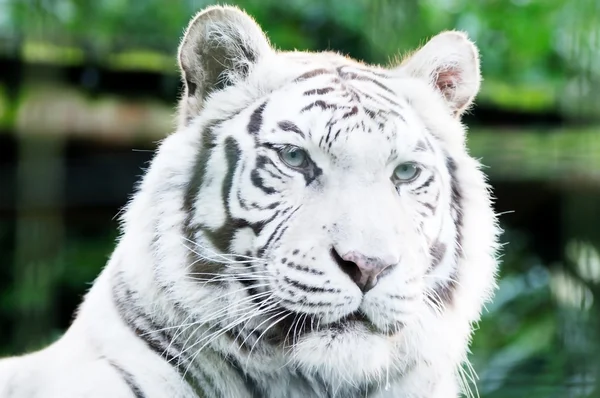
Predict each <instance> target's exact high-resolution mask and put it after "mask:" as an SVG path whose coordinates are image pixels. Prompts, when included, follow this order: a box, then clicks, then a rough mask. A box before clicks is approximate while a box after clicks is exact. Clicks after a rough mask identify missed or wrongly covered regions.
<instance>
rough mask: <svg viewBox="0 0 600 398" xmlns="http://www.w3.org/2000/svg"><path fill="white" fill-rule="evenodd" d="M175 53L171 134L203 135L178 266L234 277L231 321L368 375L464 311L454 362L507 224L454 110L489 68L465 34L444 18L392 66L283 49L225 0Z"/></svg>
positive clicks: (314, 360) (422, 353) (406, 361)
mask: <svg viewBox="0 0 600 398" xmlns="http://www.w3.org/2000/svg"><path fill="white" fill-rule="evenodd" d="M179 59H180V67H181V70H182V75H183V80H184V82H185V87H186V88H185V93H184V97H183V98H182V102H181V122H180V128H179V131H178V134H185V135H187V136H188V137H189V142H192V143H194V147H195V151H196V155H195V156H194V159H193V162H191V163H190V166H189V175H190V176H191V177H190V178H189V180H188V181H187V182H186V184H185V185H186V189H185V197H184V200H183V204H182V208H183V209H185V212H186V214H187V216H186V220H185V223H184V224H185V225H184V228H183V230H182V233H183V234H184V235H185V237H186V240H188V241H190V242H193V243H194V247H195V248H196V249H195V250H191V252H190V253H189V254H190V258H191V260H190V263H189V264H188V265H187V268H186V269H187V270H191V271H189V272H191V273H193V274H206V275H209V274H210V273H211V272H212V274H216V273H219V274H223V275H228V278H227V282H228V283H229V284H239V285H240V286H241V288H240V289H239V290H238V291H243V293H238V294H236V295H235V296H232V300H233V297H235V300H238V301H239V302H245V303H252V304H251V305H248V307H247V308H248V309H247V311H250V312H251V311H255V312H256V313H257V316H256V317H248V319H247V320H248V322H247V323H251V326H250V327H247V323H240V322H238V324H237V326H238V328H237V329H236V330H237V332H238V336H239V335H240V334H241V335H242V336H245V335H244V332H243V330H242V329H244V328H245V327H247V329H248V330H246V334H247V335H248V336H249V335H251V334H253V333H254V334H257V335H258V336H259V337H258V338H254V340H256V341H258V340H259V339H260V337H262V336H268V339H267V338H264V341H268V344H270V345H272V346H275V347H282V348H286V347H287V348H291V349H292V352H293V358H294V361H296V365H297V366H304V367H306V368H311V369H315V368H326V369H328V371H330V372H335V369H336V368H340V366H343V367H344V369H345V370H344V372H345V373H344V374H345V375H348V374H350V375H351V376H360V377H367V378H368V377H371V376H372V375H373V374H376V373H378V372H381V371H382V370H383V369H386V368H387V369H388V371H389V368H390V364H394V369H400V368H402V367H408V366H409V365H410V364H411V363H414V362H415V361H417V359H418V358H420V359H423V358H424V360H425V362H427V361H428V360H433V357H431V356H428V355H429V354H428V350H429V351H431V350H433V349H432V348H427V347H429V346H431V347H433V346H436V344H438V345H440V347H441V346H442V345H443V344H444V343H443V341H444V340H443V339H441V340H440V341H433V339H434V337H433V336H436V335H435V333H440V330H439V328H446V327H447V326H448V325H449V324H451V322H454V321H456V320H458V321H457V322H460V325H458V326H457V327H456V328H455V330H454V331H453V330H445V331H444V332H445V333H447V334H450V335H452V334H453V333H455V334H456V335H460V336H461V337H460V338H459V340H460V343H457V344H458V345H459V346H460V347H461V348H460V349H459V350H458V351H461V352H460V353H459V354H456V358H454V360H455V362H460V360H462V359H463V358H462V355H463V353H462V351H463V349H464V348H466V342H467V340H468V336H469V333H470V322H472V321H474V320H476V318H477V316H478V314H479V310H480V308H481V305H482V304H483V302H484V300H485V299H487V297H488V296H489V294H490V291H491V289H492V286H493V280H494V277H493V275H494V272H495V261H494V258H493V254H494V247H495V246H494V245H495V239H496V232H497V231H496V227H495V218H494V215H493V212H492V211H491V207H490V203H489V194H488V191H487V186H486V185H485V182H484V179H483V176H482V175H481V174H480V172H479V170H478V164H477V162H475V161H474V160H473V159H472V158H470V157H469V156H468V154H467V152H466V150H465V149H464V127H463V126H462V124H461V123H460V115H461V114H462V112H463V111H464V110H465V109H466V108H467V107H468V106H469V105H470V103H471V101H472V99H473V97H474V96H475V95H476V93H477V91H478V89H479V81H480V77H479V64H478V56H477V51H476V49H475V47H474V46H473V45H472V44H471V43H470V42H469V41H468V39H467V38H466V36H465V35H463V34H461V33H456V32H447V33H444V34H441V35H438V36H436V37H435V38H433V39H432V40H431V41H430V42H429V43H428V44H427V45H425V47H423V48H422V49H420V50H419V51H418V52H416V53H415V54H413V55H412V56H411V57H409V58H408V59H407V60H406V61H405V62H404V63H402V64H401V65H398V66H394V67H392V68H389V69H385V68H381V67H375V66H369V65H364V64H361V63H358V62H356V61H353V60H350V59H348V58H345V57H342V56H339V55H337V54H332V53H318V54H311V53H282V52H277V51H275V50H274V49H272V48H271V46H270V45H269V43H268V41H267V39H266V38H265V36H264V34H263V33H262V31H261V30H260V28H259V27H258V26H257V25H256V24H255V23H254V22H253V21H252V20H251V19H250V18H249V17H248V16H247V15H245V14H243V13H242V12H240V11H238V10H237V9H233V8H220V7H219V8H210V9H208V10H207V11H204V12H203V13H201V14H199V16H198V17H196V19H194V21H192V23H191V24H190V26H189V28H188V30H187V33H186V36H185V38H184V40H183V42H182V44H181V47H180V52H179ZM467 206H470V208H467ZM477 223H480V225H481V228H480V231H479V234H478V232H477V231H476V230H473V228H474V226H475V225H476V224H477ZM468 228H470V230H468ZM469 235H470V236H469ZM215 256H217V257H215ZM468 256H471V259H473V260H475V261H479V264H478V267H479V268H478V269H474V270H472V269H471V268H469V266H468V264H467V262H466V260H465V259H466V258H467V257H468ZM214 258H220V259H222V260H223V261H217V262H216V263H213V264H211V261H210V259H214ZM223 262H224V263H227V264H225V265H223V264H222V263H223ZM212 274H211V275H212ZM222 280H224V279H223V278H221V279H220V280H219V279H218V280H216V281H215V282H218V281H222ZM474 281H477V285H475V282H474ZM465 285H466V286H465ZM462 286H465V289H461V287H462ZM250 318H252V319H250ZM250 321H252V322H250ZM438 321H439V322H438ZM435 322H438V324H435ZM432 323H433V324H432ZM429 328H434V329H436V328H438V329H436V331H435V333H434V331H432V330H429ZM432 333H433V334H432ZM247 338H248V337H247ZM428 338H429V339H430V340H429V341H428V340H427V339H428ZM240 340H243V341H244V342H245V341H246V340H245V339H240ZM236 341H237V340H236ZM238 342H239V341H238ZM428 344H429V346H427V345H428ZM436 347H437V346H436ZM438 348H439V347H438ZM440 349H442V348H440ZM284 351H285V350H284ZM284 351H282V352H284ZM452 355H455V354H448V355H447V356H448V357H451V356H452ZM458 357H460V358H459V359H457V358H458ZM348 361H351V362H352V363H353V364H354V363H356V366H355V367H353V366H348ZM448 361H449V362H452V361H451V360H450V359H448ZM454 365H455V364H454ZM454 365H452V366H454ZM350 368H351V369H350ZM349 369H350V370H349ZM352 369H355V371H356V375H353V374H352V372H353V370H352ZM369 375H371V376H369Z"/></svg>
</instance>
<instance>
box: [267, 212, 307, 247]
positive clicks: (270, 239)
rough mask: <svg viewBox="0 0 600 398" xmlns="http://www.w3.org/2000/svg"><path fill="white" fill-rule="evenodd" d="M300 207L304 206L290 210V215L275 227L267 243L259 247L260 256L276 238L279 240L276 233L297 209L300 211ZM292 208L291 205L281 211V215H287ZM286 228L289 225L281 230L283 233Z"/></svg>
mask: <svg viewBox="0 0 600 398" xmlns="http://www.w3.org/2000/svg"><path fill="white" fill-rule="evenodd" d="M300 207H302V206H298V207H296V208H295V209H294V210H292V211H291V212H290V214H288V216H287V217H286V218H285V219H284V220H283V221H282V222H281V223H280V224H279V225H278V226H277V228H275V230H274V231H273V233H271V236H269V239H267V243H265V245H264V246H262V247H261V248H259V249H258V257H262V255H263V254H264V252H265V251H266V250H267V249H268V248H269V246H270V245H271V243H274V240H275V241H276V240H277V239H275V235H276V234H277V233H278V232H279V231H280V230H281V228H282V227H283V225H284V224H285V223H286V222H288V221H289V219H290V218H291V217H292V216H293V215H294V213H296V211H298V209H300ZM290 209H291V207H289V208H287V209H285V210H284V211H282V212H281V215H285V213H287V212H288V211H289V210H290ZM286 229H287V227H285V228H284V229H283V230H282V231H281V233H283V232H284V231H285V230H286Z"/></svg>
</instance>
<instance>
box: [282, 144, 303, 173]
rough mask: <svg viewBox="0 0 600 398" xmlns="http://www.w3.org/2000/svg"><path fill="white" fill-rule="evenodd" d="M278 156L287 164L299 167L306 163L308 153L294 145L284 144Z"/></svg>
mask: <svg viewBox="0 0 600 398" xmlns="http://www.w3.org/2000/svg"><path fill="white" fill-rule="evenodd" d="M279 157H280V158H281V160H282V161H283V162H284V163H285V164H287V165H288V166H290V167H292V168H295V169H300V168H303V167H306V166H307V165H308V154H307V153H306V151H305V150H303V149H300V148H298V147H296V146H286V147H284V148H283V149H281V150H280V151H279Z"/></svg>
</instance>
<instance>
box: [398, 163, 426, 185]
mask: <svg viewBox="0 0 600 398" xmlns="http://www.w3.org/2000/svg"><path fill="white" fill-rule="evenodd" d="M420 173H421V169H420V168H419V166H417V165H416V164H414V163H402V164H401V165H399V166H398V167H396V169H395V170H394V180H395V181H396V182H400V183H403V182H410V181H413V180H414V179H415V178H417V177H418V176H419V174H420Z"/></svg>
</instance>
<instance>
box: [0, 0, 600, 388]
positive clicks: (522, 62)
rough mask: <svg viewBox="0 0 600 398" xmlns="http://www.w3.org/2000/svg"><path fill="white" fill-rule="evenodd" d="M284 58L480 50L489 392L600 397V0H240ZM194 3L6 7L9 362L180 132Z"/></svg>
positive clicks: (75, 293)
mask: <svg viewBox="0 0 600 398" xmlns="http://www.w3.org/2000/svg"><path fill="white" fill-rule="evenodd" d="M233 3H237V4H239V5H240V6H241V7H243V8H245V9H246V10H247V11H248V12H249V13H251V14H252V15H253V16H255V18H256V19H257V21H258V22H259V23H260V24H261V25H262V26H263V28H264V29H265V31H266V32H267V34H268V36H269V37H270V38H271V40H272V43H273V44H274V45H276V46H277V47H279V48H281V49H294V48H296V49H309V50H325V49H333V50H337V51H340V52H342V53H345V54H349V55H350V56H352V57H355V58H359V59H363V60H365V61H368V62H373V63H387V62H388V61H389V60H390V59H393V58H394V57H395V56H397V55H398V54H401V53H402V52H405V51H407V50H411V49H414V48H415V47H417V46H418V45H420V44H423V43H424V42H425V40H426V39H427V38H428V37H430V36H432V35H434V34H436V33H438V32H439V31H441V30H444V29H460V30H465V31H467V32H468V33H469V34H470V36H471V37H472V38H473V39H474V40H475V41H476V43H477V45H478V46H479V48H480V50H481V55H482V69H483V75H484V79H485V80H484V84H483V87H482V91H481V94H480V95H479V97H478V101H477V106H476V107H475V108H474V109H473V111H472V112H471V113H470V114H469V115H467V116H466V117H465V122H466V123H467V124H468V125H469V126H470V132H469V134H470V139H469V148H470V150H471V153H472V154H473V156H475V157H478V158H481V159H482V162H483V163H484V164H486V165H487V166H489V168H487V169H486V172H487V173H488V174H489V176H490V179H491V183H492V185H493V186H494V189H495V196H496V197H497V202H496V210H497V211H498V212H499V213H502V216H501V222H502V226H503V228H504V229H505V230H506V233H505V235H504V236H503V241H504V242H507V245H506V247H505V250H504V255H503V258H502V269H501V279H500V282H499V285H500V289H499V291H498V294H497V296H496V300H495V301H494V303H493V304H491V305H489V306H488V308H487V312H486V313H485V314H484V316H483V319H482V321H481V323H480V324H479V330H478V331H477V333H476V335H475V339H474V342H473V347H472V355H471V360H472V363H473V366H474V367H475V369H476V370H477V372H478V374H479V376H480V377H479V379H478V380H474V382H475V383H476V385H477V387H478V390H479V393H480V395H481V396H482V397H490V398H495V397H528V398H536V397H540V398H548V397H556V398H563V397H569V398H571V397H577V398H579V397H582V398H583V397H589V398H591V397H600V386H599V376H600V359H599V358H600V322H599V320H600V316H599V309H600V305H599V303H598V300H600V254H599V251H598V250H599V248H600V226H598V224H599V223H600V203H599V202H600V129H599V128H598V126H599V125H600V2H598V1H596V0H577V1H568V0H537V1H535V0H512V1H509V0H502V1H500V0H481V1H477V2H475V1H467V0H423V1H418V2H417V1H409V0H398V1H391V0H372V1H369V0H325V1H317V0H292V1H289V2H286V1H280V0H246V1H239V2H233ZM208 4H210V3H209V2H203V1H193V0H188V1H184V0H172V1H166V0H96V1H87V0H0V260H1V266H0V355H11V354H17V353H22V352H24V351H29V350H34V349H37V348H40V347H42V346H44V345H46V344H48V343H50V342H52V341H53V340H54V339H56V338H57V337H58V336H59V335H60V334H61V333H62V332H63V331H64V330H65V328H67V327H68V325H69V323H70V321H71V319H72V314H73V311H74V310H75V308H76V306H77V305H78V303H79V302H80V301H81V298H82V295H83V294H84V293H85V291H86V290H87V289H88V287H89V286H90V284H91V282H92V281H93V280H94V278H95V277H96V275H97V274H98V272H99V271H100V269H101V268H102V266H103V265H104V263H105V261H106V259H107V258H108V256H109V255H110V253H111V251H112V249H113V247H114V238H115V237H116V235H117V232H116V228H117V223H116V221H115V219H114V217H115V215H116V214H117V212H118V211H119V209H120V208H121V207H122V206H123V205H124V204H125V203H126V201H127V198H128V197H129V195H130V194H131V193H132V189H133V185H134V183H135V181H137V180H138V178H139V176H140V175H141V174H142V172H143V169H144V167H145V166H146V164H147V162H148V161H149V160H150V159H151V157H152V153H153V150H154V148H156V142H157V141H158V140H160V139H161V138H162V137H164V136H165V135H166V134H167V133H169V132H170V131H172V129H173V126H174V121H173V117H172V116H173V114H174V104H175V102H176V99H177V96H178V94H179V89H180V85H179V79H178V76H177V70H176V62H175V51H176V48H177V45H178V43H179V39H180V37H181V34H182V32H183V29H184V27H185V26H186V24H187V21H188V20H189V18H190V17H191V16H192V15H193V13H194V12H196V11H197V10H199V9H200V8H202V7H204V6H206V5H208Z"/></svg>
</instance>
